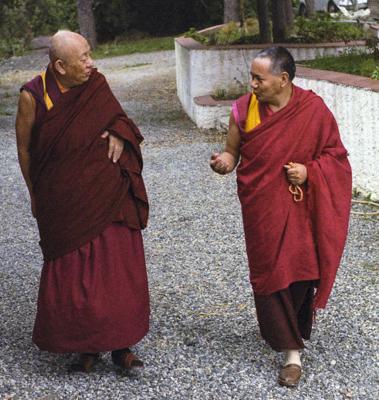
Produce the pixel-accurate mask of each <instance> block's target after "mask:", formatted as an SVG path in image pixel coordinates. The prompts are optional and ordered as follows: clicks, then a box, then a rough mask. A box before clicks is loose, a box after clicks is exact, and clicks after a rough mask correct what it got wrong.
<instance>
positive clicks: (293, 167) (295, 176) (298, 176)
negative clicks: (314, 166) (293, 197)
mask: <svg viewBox="0 0 379 400" xmlns="http://www.w3.org/2000/svg"><path fill="white" fill-rule="evenodd" d="M284 169H285V170H286V172H287V179H288V182H290V183H292V184H293V185H301V184H303V183H304V182H305V181H306V180H307V176H308V174H307V167H306V166H305V165H304V164H300V163H294V162H290V163H288V164H286V165H285V166H284Z"/></svg>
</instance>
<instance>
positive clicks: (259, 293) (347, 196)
mask: <svg viewBox="0 0 379 400" xmlns="http://www.w3.org/2000/svg"><path fill="white" fill-rule="evenodd" d="M294 76H295V63H294V60H293V58H292V56H291V54H290V53H289V52H288V50H287V49H285V48H283V47H271V48H268V49H265V50H262V51H261V52H259V53H258V54H257V55H256V56H255V58H254V60H253V62H252V66H251V88H252V93H249V94H246V95H244V96H242V97H241V98H239V99H238V100H237V101H236V102H235V103H234V104H233V106H232V112H231V115H230V123H229V132H228V135H227V139H226V146H225V150H224V152H223V153H221V154H218V153H216V154H213V155H212V157H211V161H210V165H211V167H212V169H213V170H214V171H216V172H218V173H219V174H228V173H230V172H232V171H233V169H234V168H235V167H236V166H237V164H238V167H237V185H238V196H239V199H240V202H241V207H242V217H243V226H244V231H245V240H246V249H247V255H248V261H249V268H250V281H251V284H252V287H253V292H254V298H255V305H256V312H257V318H258V323H259V327H260V331H261V334H262V336H263V338H264V339H265V340H266V341H267V342H268V344H269V345H270V346H271V347H272V348H273V349H274V350H276V351H281V352H285V353H286V359H285V362H284V365H283V366H282V368H281V370H280V374H279V383H280V384H281V385H284V386H295V385H296V384H297V383H298V382H299V379H300V377H301V361H300V353H299V350H300V349H303V348H304V343H303V339H309V338H310V333H311V328H312V321H313V318H312V317H313V313H314V310H315V309H316V308H324V307H325V305H326V303H327V299H328V297H329V294H330V292H331V289H332V286H333V282H334V279H335V276H336V272H337V268H338V265H339V262H340V259H341V255H342V252H343V248H344V244H345V240H346V235H347V228H348V220H349V211H350V202H351V169H350V165H349V162H348V159H347V152H346V150H345V148H344V146H343V144H342V142H341V139H340V135H339V132H338V127H337V124H336V121H335V119H334V117H333V115H332V113H331V112H330V110H329V109H328V108H327V106H326V105H325V103H324V102H323V100H322V99H321V98H320V97H319V96H317V95H316V94H315V93H313V92H312V91H307V90H303V89H301V88H299V87H297V86H295V85H294V84H293V83H292V80H293V78H294ZM314 292H315V294H314Z"/></svg>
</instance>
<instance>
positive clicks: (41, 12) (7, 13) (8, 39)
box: [0, 0, 77, 57]
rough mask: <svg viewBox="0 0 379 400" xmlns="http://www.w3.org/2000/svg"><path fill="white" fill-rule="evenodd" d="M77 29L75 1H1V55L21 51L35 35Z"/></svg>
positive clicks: (19, 52) (9, 54) (15, 53)
mask: <svg viewBox="0 0 379 400" xmlns="http://www.w3.org/2000/svg"><path fill="white" fill-rule="evenodd" d="M64 28H66V29H76V28H77V22H76V2H75V0H34V1H32V0H3V1H1V2H0V57H1V56H12V55H17V54H21V53H22V52H23V51H24V50H25V48H26V47H27V46H28V43H29V42H30V40H31V39H32V38H33V37H34V36H38V35H47V34H51V33H53V32H55V31H57V30H58V29H64Z"/></svg>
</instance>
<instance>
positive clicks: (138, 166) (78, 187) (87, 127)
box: [25, 70, 148, 260]
mask: <svg viewBox="0 0 379 400" xmlns="http://www.w3.org/2000/svg"><path fill="white" fill-rule="evenodd" d="M48 72H49V70H48ZM49 79H51V77H50V78H49ZM28 86H29V88H30V87H31V86H32V85H26V86H25V88H27V89H28ZM31 91H32V90H31ZM32 93H33V91H32ZM37 103H38V104H39V103H40V101H39V100H38V98H37ZM37 112H38V107H37ZM105 130H108V131H109V132H110V133H114V134H116V135H118V136H120V137H121V138H123V139H124V141H125V148H124V151H123V153H122V155H121V158H120V160H119V161H118V162H117V163H116V164H114V163H112V162H111V161H110V160H109V159H107V157H105V158H104V154H105V155H106V154H107V152H108V141H107V140H104V139H102V138H101V134H102V133H103V132H104V131H105ZM142 140H143V138H142V136H141V134H140V132H139V130H138V128H137V127H136V126H135V124H134V123H133V121H132V120H130V119H129V118H128V117H127V116H126V114H125V112H124V111H123V110H122V108H121V106H120V104H119V102H118V101H117V100H116V98H115V97H114V95H113V93H112V91H111V90H110V88H109V86H108V84H107V82H106V80H105V78H104V76H103V75H101V74H100V73H98V72H97V71H96V70H93V72H92V74H91V77H90V79H89V80H88V81H87V82H86V83H84V84H82V85H80V86H77V87H74V88H72V89H70V90H69V91H68V92H66V93H63V94H61V95H60V96H59V97H58V98H57V100H56V101H55V103H54V107H53V108H52V109H51V110H50V111H48V112H45V114H44V115H43V117H42V118H41V119H40V120H38V123H36V124H35V127H34V129H33V133H32V140H31V148H30V153H31V168H30V177H31V181H32V185H33V193H34V196H35V201H36V214H37V222H38V228H39V232H40V237H41V242H40V244H41V247H42V252H43V254H44V257H45V259H46V260H51V259H54V258H57V257H60V256H62V255H64V254H66V253H68V252H70V251H72V250H74V249H77V248H78V247H80V246H82V245H83V244H85V243H87V242H88V241H89V240H92V239H94V238H95V237H97V236H98V235H99V234H100V233H101V232H102V231H103V230H104V229H105V228H106V227H107V226H108V225H109V224H110V223H111V222H113V221H115V220H119V219H120V217H121V219H122V220H123V221H125V223H126V225H127V226H129V227H130V228H132V229H141V228H144V227H145V226H146V223H147V215H148V203H147V196H146V191H145V187H144V183H143V180H142V176H141V173H142V156H141V150H140V147H139V144H140V142H141V141H142Z"/></svg>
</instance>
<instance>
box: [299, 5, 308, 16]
mask: <svg viewBox="0 0 379 400" xmlns="http://www.w3.org/2000/svg"><path fill="white" fill-rule="evenodd" d="M306 13H307V9H306V7H305V5H304V4H300V7H299V16H300V17H305V15H306Z"/></svg>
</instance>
